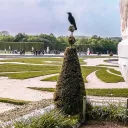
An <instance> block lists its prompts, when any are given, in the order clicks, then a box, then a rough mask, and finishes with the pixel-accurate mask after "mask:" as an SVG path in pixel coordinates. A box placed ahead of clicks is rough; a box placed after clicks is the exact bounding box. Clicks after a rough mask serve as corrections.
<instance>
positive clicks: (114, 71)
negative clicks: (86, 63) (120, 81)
mask: <svg viewBox="0 0 128 128" xmlns="http://www.w3.org/2000/svg"><path fill="white" fill-rule="evenodd" d="M109 71H110V72H112V73H115V74H117V75H121V72H120V71H117V70H115V69H109Z"/></svg>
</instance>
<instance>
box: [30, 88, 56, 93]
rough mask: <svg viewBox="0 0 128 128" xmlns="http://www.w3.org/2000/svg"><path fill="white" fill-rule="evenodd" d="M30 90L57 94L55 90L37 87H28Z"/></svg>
mask: <svg viewBox="0 0 128 128" xmlns="http://www.w3.org/2000/svg"><path fill="white" fill-rule="evenodd" d="M28 88H29V89H34V90H39V91H47V92H55V88H37V87H28Z"/></svg>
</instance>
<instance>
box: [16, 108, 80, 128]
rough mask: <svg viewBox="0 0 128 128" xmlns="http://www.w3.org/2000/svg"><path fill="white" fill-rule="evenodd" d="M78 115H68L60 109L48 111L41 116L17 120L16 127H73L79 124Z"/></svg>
mask: <svg viewBox="0 0 128 128" xmlns="http://www.w3.org/2000/svg"><path fill="white" fill-rule="evenodd" d="M77 122H78V119H77V117H67V116H65V115H63V114H62V113H61V112H59V111H56V110H54V111H51V112H47V113H45V114H44V115H42V116H39V117H32V118H31V119H28V120H24V121H21V122H16V123H15V125H14V127H15V128H72V126H73V125H75V124H77Z"/></svg>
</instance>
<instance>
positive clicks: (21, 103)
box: [0, 98, 30, 105]
mask: <svg viewBox="0 0 128 128" xmlns="http://www.w3.org/2000/svg"><path fill="white" fill-rule="evenodd" d="M0 102H3V103H10V104H14V105H24V104H28V103H30V101H23V100H14V99H9V98H0Z"/></svg>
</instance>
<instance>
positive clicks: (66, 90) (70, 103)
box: [54, 48, 85, 115]
mask: <svg viewBox="0 0 128 128" xmlns="http://www.w3.org/2000/svg"><path fill="white" fill-rule="evenodd" d="M84 95H85V87H84V81H83V78H82V74H81V68H80V64H79V59H78V56H77V52H76V49H75V48H67V49H66V51H65V55H64V60H63V65H62V69H61V72H60V75H59V78H58V81H57V85H56V92H55V95H54V101H55V105H56V106H57V107H58V108H61V109H62V110H63V111H64V112H65V113H66V114H69V115H73V114H78V113H80V112H81V111H82V100H83V96H84Z"/></svg>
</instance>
